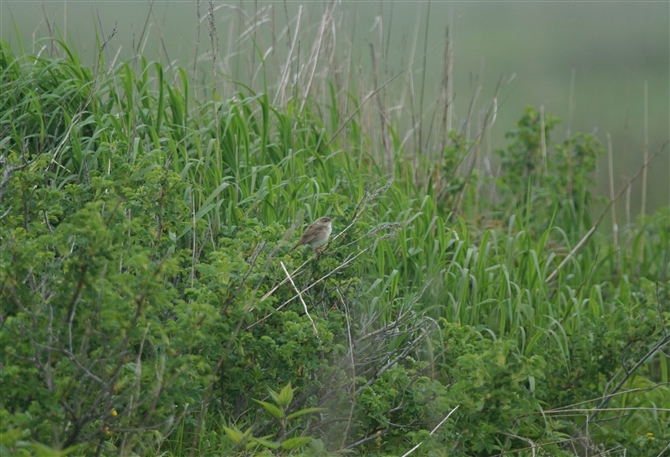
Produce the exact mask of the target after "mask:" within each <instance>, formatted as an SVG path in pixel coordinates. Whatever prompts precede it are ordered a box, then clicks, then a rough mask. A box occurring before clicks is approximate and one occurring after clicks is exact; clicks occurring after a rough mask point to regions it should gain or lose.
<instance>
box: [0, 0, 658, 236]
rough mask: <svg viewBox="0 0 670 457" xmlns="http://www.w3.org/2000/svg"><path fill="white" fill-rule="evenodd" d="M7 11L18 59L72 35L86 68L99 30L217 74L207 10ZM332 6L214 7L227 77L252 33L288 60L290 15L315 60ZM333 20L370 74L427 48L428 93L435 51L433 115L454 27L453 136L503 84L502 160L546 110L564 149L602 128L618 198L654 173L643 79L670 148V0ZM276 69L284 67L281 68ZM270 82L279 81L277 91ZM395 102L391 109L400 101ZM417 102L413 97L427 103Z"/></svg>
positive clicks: (155, 55)
mask: <svg viewBox="0 0 670 457" xmlns="http://www.w3.org/2000/svg"><path fill="white" fill-rule="evenodd" d="M0 4H1V6H0V15H1V17H0V26H1V27H2V30H1V36H2V38H3V39H5V40H7V41H9V42H10V43H11V45H12V47H13V48H14V49H15V50H16V49H18V47H19V40H18V38H17V31H18V33H19V34H20V38H21V41H22V43H23V46H24V47H25V48H26V49H30V50H33V51H34V52H48V45H47V44H48V42H47V41H44V40H41V39H43V38H45V37H49V36H50V30H52V31H54V32H53V33H54V35H56V36H58V34H59V33H62V34H63V35H65V36H66V38H67V40H68V42H69V43H72V44H74V45H75V46H76V48H77V50H78V51H79V52H80V53H81V55H82V56H83V57H84V58H85V59H90V62H95V59H96V56H97V44H96V33H98V34H99V36H105V37H106V36H109V35H111V34H112V31H113V30H116V34H115V35H114V37H113V38H112V40H111V41H110V42H109V43H108V48H107V51H106V52H107V54H106V56H107V57H106V59H107V61H108V62H109V61H111V60H113V59H114V57H115V56H116V55H117V52H118V58H119V59H124V60H127V59H132V58H133V57H134V56H135V55H137V54H138V53H141V54H143V55H144V56H145V57H146V58H147V59H149V60H161V61H162V62H163V63H173V64H177V65H180V66H184V67H186V68H193V65H194V61H195V59H196V56H197V58H198V65H201V66H202V67H207V66H210V68H211V54H210V53H211V48H212V41H211V40H210V36H209V32H208V29H207V27H206V22H207V18H206V13H207V9H208V7H209V6H208V3H206V2H197V1H195V0H192V1H170V0H155V1H154V2H148V1H136V0H133V1H121V0H118V1H114V0H106V1H73V0H70V1H62V0H61V1H29V0H2V1H1V2H0ZM329 5H330V6H332V4H331V3H324V2H320V1H319V2H316V1H313V2H304V1H303V2H295V1H291V2H284V1H273V2H267V1H266V2H263V1H236V2H213V3H212V6H213V8H214V18H215V27H216V37H215V43H214V45H215V47H216V49H217V59H218V62H219V64H220V65H221V70H222V71H223V72H224V73H225V72H232V73H235V74H233V75H231V76H234V77H237V78H240V80H242V81H243V82H245V83H249V81H248V80H249V79H250V78H249V77H247V76H246V75H248V74H249V71H247V70H245V68H246V69H248V68H253V63H254V61H255V63H256V64H258V59H257V57H256V56H255V55H254V53H253V52H251V51H249V50H250V49H252V48H251V47H249V46H248V43H247V44H246V45H245V46H246V47H244V49H242V43H244V42H245V41H244V40H245V38H244V37H242V32H243V31H244V30H253V32H252V33H250V34H248V35H247V36H246V38H249V37H250V36H251V35H253V38H254V39H255V40H256V43H257V45H258V48H259V49H262V50H266V49H269V48H270V47H271V46H273V44H274V46H275V47H274V49H275V50H276V51H277V52H278V53H281V54H282V55H284V56H285V55H286V53H287V48H288V45H287V40H286V37H285V36H282V33H281V32H282V30H283V29H284V27H285V25H286V23H287V18H288V20H289V22H290V24H291V27H292V29H291V31H292V33H295V30H296V17H297V15H298V12H299V11H300V14H301V28H300V30H299V32H300V34H299V37H298V38H299V40H300V46H301V47H302V49H301V54H302V55H305V56H307V54H308V51H309V49H310V46H311V45H312V43H313V40H314V38H315V37H316V36H317V34H318V31H319V30H318V29H319V25H320V18H321V15H322V14H323V12H324V10H325V9H326V8H327V7H328V6H329ZM335 10H336V14H337V17H338V19H337V21H336V23H337V24H338V27H336V28H335V29H334V30H332V31H331V32H332V33H333V34H334V35H335V36H336V42H337V46H338V47H341V49H340V50H339V52H340V54H341V55H343V56H351V58H352V59H353V60H352V62H354V64H355V66H356V68H359V69H361V70H360V73H361V74H365V73H366V72H367V73H371V72H370V71H369V70H370V69H371V57H370V56H371V53H370V47H369V44H368V43H371V44H373V45H375V46H376V49H377V50H379V49H382V48H383V47H385V49H384V51H385V52H386V55H387V58H386V61H385V63H384V69H383V70H380V73H381V77H380V80H381V81H380V82H383V81H384V80H386V79H388V77H390V76H392V75H394V74H396V73H397V72H399V71H401V70H402V69H403V67H404V66H406V65H407V64H408V61H409V56H410V55H411V51H412V44H413V43H416V49H415V54H414V58H415V60H418V62H417V63H416V64H415V65H414V66H413V72H412V75H413V77H412V81H411V83H412V84H413V88H414V93H415V94H416V95H417V96H418V95H419V94H420V93H421V86H422V84H423V81H424V75H423V71H424V70H423V68H424V67H423V60H422V59H420V57H421V56H422V55H423V51H424V49H428V50H429V52H428V54H427V56H426V66H425V92H424V103H425V104H426V111H427V108H428V107H429V106H430V104H431V103H434V101H435V100H436V98H437V91H438V88H439V84H440V79H441V75H442V68H443V61H444V59H443V56H444V45H443V44H442V43H443V42H444V40H445V35H446V29H447V27H449V28H450V31H451V36H452V43H453V44H454V52H455V60H454V69H453V84H454V85H453V89H454V94H455V104H454V108H455V116H456V118H455V123H454V126H455V127H457V126H458V120H459V118H460V119H462V118H463V117H464V116H466V115H467V111H468V106H469V104H470V100H471V97H472V96H473V94H474V92H475V91H476V88H477V81H478V78H479V77H481V79H479V81H481V87H482V89H481V95H480V99H481V100H482V101H485V100H490V99H491V97H492V95H493V93H494V90H495V87H496V84H497V82H498V80H499V79H500V78H501V77H502V78H503V80H504V81H505V82H506V83H505V84H504V85H503V86H502V88H501V91H500V93H499V96H498V115H497V118H496V121H495V124H494V126H493V128H492V131H491V145H490V148H491V149H492V150H495V149H496V148H499V147H502V146H503V145H504V144H505V139H504V132H506V131H508V130H510V129H511V128H513V127H514V122H515V120H516V119H517V118H519V117H520V116H521V114H522V112H523V107H524V106H526V105H534V106H537V107H539V106H541V105H544V106H545V110H546V112H547V113H548V114H552V115H554V116H557V117H559V118H560V119H561V120H562V121H563V122H562V123H561V124H560V125H559V127H558V129H557V130H556V131H555V132H554V134H553V137H552V139H551V140H552V142H558V141H562V140H563V139H564V138H565V135H566V132H567V130H568V129H570V130H571V131H572V132H573V133H574V132H578V131H581V132H594V131H595V132H596V133H597V136H598V137H599V138H600V140H601V141H602V142H603V143H605V144H606V139H605V135H606V133H607V132H609V133H610V134H611V136H612V145H613V152H614V162H615V166H614V171H615V180H616V183H615V187H616V190H618V188H619V186H621V185H622V183H623V182H625V181H626V180H627V178H629V177H630V176H632V175H633V174H634V173H635V172H636V171H637V169H638V168H639V166H640V164H641V163H642V154H643V148H644V85H645V81H646V83H647V84H648V119H649V124H648V130H649V153H650V154H651V153H653V152H654V151H656V150H657V149H658V148H659V146H660V145H661V144H662V143H663V142H664V141H665V140H666V139H668V137H669V134H670V115H669V112H670V33H669V30H670V3H669V2H646V1H630V2H608V1H591V2H581V1H580V2H572V1H556V2H545V1H542V2H540V1H537V2H533V1H527V2H526V1H515V2H508V1H487V2H478V1H462V2H444V1H441V2H437V1H434V2H419V1H411V2H399V1H395V2H392V1H383V2H382V1H349V2H341V3H339V4H337V5H336V8H335ZM199 24H200V27H198V25H199ZM254 27H255V28H254ZM380 37H383V43H384V44H383V46H380ZM426 39H427V43H426ZM40 40H41V41H40ZM247 41H249V40H247ZM35 43H36V44H35ZM270 55H271V54H268V56H270ZM272 55H274V54H272ZM268 59H270V57H268ZM276 61H277V62H279V63H281V62H282V59H281V58H276ZM245 71H246V73H245ZM357 71H358V70H357ZM573 75H574V77H573ZM370 80H371V79H370V78H368V79H366V80H365V88H364V89H365V92H367V91H369V90H370V89H371V87H372V86H371V84H370ZM573 80H574V92H573V95H572V110H571V109H570V106H571V96H570V94H571V86H572V81H573ZM272 81H273V79H272V78H271V77H270V78H269V82H268V83H269V84H271V83H272ZM394 84H395V85H394V86H393V89H392V88H391V86H389V90H390V91H393V90H395V91H396V92H398V93H399V92H400V91H401V90H402V86H403V85H406V84H408V83H407V81H405V80H402V78H399V79H398V80H397V83H396V82H394ZM262 87H263V86H262V81H261V78H257V79H255V84H254V89H256V90H261V89H262ZM361 90H363V88H361ZM388 98H389V100H390V101H391V100H393V97H392V96H391V95H389V96H388ZM390 101H389V104H392V103H391V102H390ZM418 103H419V100H415V106H416V105H417V104H418ZM668 157H669V153H668V152H667V150H666V151H665V152H664V153H663V154H662V156H661V157H659V158H658V159H657V160H656V161H655V162H654V163H653V166H652V167H651V168H650V169H649V184H648V190H647V199H648V200H647V213H651V212H652V211H654V210H655V209H656V208H658V207H660V206H664V205H669V204H670V160H669V159H668ZM598 180H599V183H600V188H599V189H598V194H599V195H602V196H606V195H607V194H608V190H607V189H608V178H607V158H606V157H602V158H601V161H600V167H599V170H598ZM640 195H641V181H640V180H638V181H637V182H636V183H635V185H634V187H633V189H632V192H631V195H630V206H631V209H632V213H633V214H632V216H635V215H636V214H637V211H638V210H639V206H640ZM621 205H623V202H622V203H621ZM619 214H621V213H619ZM625 222H626V221H625V220H621V221H620V223H625Z"/></svg>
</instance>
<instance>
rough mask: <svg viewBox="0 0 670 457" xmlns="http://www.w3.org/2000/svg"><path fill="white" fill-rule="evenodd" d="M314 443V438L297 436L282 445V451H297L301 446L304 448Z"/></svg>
mask: <svg viewBox="0 0 670 457" xmlns="http://www.w3.org/2000/svg"><path fill="white" fill-rule="evenodd" d="M310 441H312V438H311V437H309V436H296V437H295V438H289V439H287V440H285V441H283V442H282V443H281V447H282V449H285V450H287V451H291V450H293V449H297V448H299V447H300V446H304V445H306V444H308V443H309V442H310Z"/></svg>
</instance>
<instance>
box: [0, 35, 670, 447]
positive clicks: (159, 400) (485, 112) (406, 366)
mask: <svg viewBox="0 0 670 457" xmlns="http://www.w3.org/2000/svg"><path fill="white" fill-rule="evenodd" d="M50 46H52V47H51V52H49V53H47V52H45V53H43V55H41V56H37V55H33V54H30V53H28V52H23V53H19V54H16V53H13V52H12V51H11V50H10V47H9V45H8V44H7V43H6V42H2V43H1V44H0V72H1V80H0V82H1V87H0V170H1V171H0V305H1V308H0V344H1V345H2V356H1V365H0V385H1V386H2V395H1V398H0V427H1V430H0V432H1V434H0V454H1V455H62V454H65V453H69V455H116V454H120V455H142V456H144V455H146V456H156V455H173V456H186V455H189V456H193V455H306V456H307V455H309V456H312V455H314V456H316V455H322V456H326V455H340V454H342V455H343V454H346V453H347V452H351V453H354V454H355V455H398V456H399V455H404V454H405V455H406V453H410V452H411V453H412V454H413V455H415V456H419V455H430V456H438V455H450V456H494V455H519V456H530V455H557V456H558V455H565V456H570V455H638V456H642V455H645V456H656V455H661V453H662V452H663V450H664V449H666V450H667V445H668V442H670V426H669V425H670V409H669V408H668V405H670V386H669V384H668V372H669V370H668V360H669V357H668V346H669V343H670V334H669V333H668V327H670V272H669V264H670V211H668V208H663V209H661V210H659V211H658V212H657V213H656V214H654V215H652V216H648V217H646V218H640V219H639V220H638V221H636V222H634V223H630V224H629V225H625V226H622V227H621V228H620V229H619V230H618V231H615V233H614V234H607V231H602V230H596V229H597V228H598V227H599V225H601V222H602V221H603V218H602V217H599V216H598V214H600V213H599V211H600V210H601V209H602V207H603V205H602V204H600V205H599V203H602V202H599V201H598V200H597V199H596V198H595V197H594V196H593V195H592V194H591V191H590V189H591V186H592V184H593V176H594V170H595V167H596V161H597V158H598V156H599V155H601V154H603V153H604V148H603V146H602V144H601V143H600V142H599V141H598V140H597V139H596V138H594V137H593V136H591V135H582V134H576V135H574V136H572V137H570V138H568V139H567V140H565V141H562V142H555V141H553V140H552V137H551V134H552V129H553V127H554V126H555V125H556V124H557V123H558V120H557V119H555V118H553V117H551V116H550V115H546V114H545V113H544V112H543V110H538V109H534V108H528V109H526V111H525V112H524V113H521V117H520V119H519V121H518V123H517V124H516V126H515V127H514V129H513V130H511V131H510V132H509V133H508V134H507V141H508V143H507V146H506V147H505V148H503V149H501V150H499V151H497V153H498V162H499V170H496V172H494V173H491V172H486V166H485V165H486V164H488V163H489V162H488V160H489V157H488V156H487V155H486V154H485V151H484V150H483V148H482V145H483V144H484V139H485V136H486V135H485V132H486V131H487V130H486V126H487V123H489V124H490V123H491V122H492V121H493V116H494V115H495V112H494V109H493V104H491V105H486V106H483V105H482V111H481V113H482V114H481V116H480V122H479V127H478V128H477V129H475V128H474V127H472V130H477V132H478V133H476V134H472V133H470V134H468V132H469V131H470V126H469V125H468V123H470V124H472V119H471V118H470V117H471V116H470V117H467V118H465V119H464V121H463V123H461V125H460V126H459V127H458V128H450V127H451V125H450V124H451V121H449V122H447V120H448V118H449V117H450V116H451V115H452V114H451V113H447V106H448V105H449V100H448V98H446V99H445V103H443V104H442V105H440V104H439V103H437V104H436V106H438V107H440V106H443V107H444V110H442V108H439V109H436V111H435V115H434V116H433V121H431V122H433V123H432V124H429V122H428V121H427V120H425V119H424V120H422V121H419V123H421V126H422V127H421V128H418V125H419V123H417V122H414V120H413V121H412V125H414V127H413V128H408V127H406V126H405V124H404V123H403V122H404V121H405V119H404V117H395V116H391V115H389V110H388V108H387V107H386V106H385V105H384V104H383V101H384V99H382V98H381V97H379V98H378V95H379V94H381V93H382V89H383V87H382V86H381V84H382V82H381V81H380V82H378V83H377V82H375V86H374V87H373V89H371V91H370V92H368V95H367V96H359V95H356V94H360V93H363V91H364V88H363V87H359V88H357V89H355V90H352V88H351V86H349V85H348V84H349V82H347V85H344V83H342V81H341V80H340V79H338V78H336V77H333V78H331V79H328V78H329V76H328V75H326V76H323V80H321V81H320V82H319V84H321V86H320V87H321V91H320V92H319V94H321V95H319V96H313V95H311V92H310V90H309V87H308V89H307V91H305V92H304V93H303V92H301V90H302V87H305V85H307V83H309V84H312V79H311V78H314V73H313V72H312V74H311V78H310V72H309V65H308V66H307V71H305V72H304V73H299V74H296V75H288V76H287V75H285V74H284V75H282V77H281V80H280V82H279V83H278V86H277V87H275V88H274V89H272V90H267V91H255V90H252V89H251V88H249V87H246V86H245V85H243V84H240V83H235V82H228V84H229V85H228V86H226V87H228V88H229V89H230V88H234V89H235V90H234V91H233V90H221V89H217V86H216V83H215V82H213V81H212V82H210V83H206V84H204V86H199V87H194V86H193V85H194V75H193V74H191V73H190V71H189V70H186V69H183V68H179V67H175V68H172V69H170V70H168V69H166V68H164V67H163V66H162V65H161V64H159V63H156V62H148V61H146V60H145V59H142V58H138V59H137V60H136V61H135V62H134V63H115V64H114V65H111V64H110V65H109V69H106V68H105V66H104V65H103V64H104V62H101V63H100V64H99V65H96V66H87V65H84V64H82V63H81V61H80V59H79V56H78V55H77V53H76V51H75V50H73V49H72V48H70V47H68V46H67V45H66V44H65V43H62V42H59V43H54V42H52V43H51V44H50ZM101 56H103V54H102V53H101ZM259 59H260V58H259ZM315 65H316V63H315ZM103 68H105V69H103ZM287 72H288V70H287ZM284 76H286V77H284ZM445 76H448V73H445ZM319 77H321V76H319ZM301 78H302V79H301ZM208 84H211V85H209V86H208ZM315 85H316V83H315ZM445 87H447V86H446V85H445ZM272 91H274V92H273V93H274V94H278V96H276V97H275V96H272V94H271V92H272ZM323 94H328V96H327V97H324V96H323ZM408 111H411V110H410V109H408ZM471 111H472V110H471ZM413 114H414V113H413V112H412V116H413ZM425 117H426V118H428V117H429V116H428V115H426V116H425ZM429 127H434V128H430V129H429ZM422 129H423V130H422ZM431 132H432V133H431ZM659 151H662V149H659ZM652 158H653V157H652ZM634 174H635V173H631V176H632V175H634ZM612 197H613V198H615V197H616V196H615V195H612ZM598 205H599V206H598ZM605 214H607V216H606V217H607V219H605V220H606V221H608V220H609V213H603V215H605ZM323 215H329V216H331V217H333V218H334V230H333V236H332V237H331V241H330V242H329V244H328V245H327V246H326V248H325V249H324V251H323V252H322V253H321V254H318V255H316V254H315V253H314V252H313V251H312V250H310V249H309V248H307V247H305V248H304V249H303V248H299V249H296V250H295V251H293V252H291V253H290V254H289V253H288V251H289V249H290V248H291V246H292V245H293V244H294V243H295V241H296V240H297V238H298V237H299V235H300V232H301V230H302V229H303V228H304V227H305V224H306V223H308V222H311V221H313V220H315V219H316V218H318V217H320V216H323ZM594 215H595V217H594ZM289 277H290V280H287V278H289ZM285 280H286V281H285ZM417 446H418V447H417Z"/></svg>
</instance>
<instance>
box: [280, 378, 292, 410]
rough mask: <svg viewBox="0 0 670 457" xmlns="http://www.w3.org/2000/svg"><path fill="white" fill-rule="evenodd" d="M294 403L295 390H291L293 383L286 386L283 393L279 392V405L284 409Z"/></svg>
mask: <svg viewBox="0 0 670 457" xmlns="http://www.w3.org/2000/svg"><path fill="white" fill-rule="evenodd" d="M292 401H293V388H291V383H290V382H289V383H288V384H286V387H284V388H283V389H282V390H281V392H279V401H278V404H279V406H281V407H282V408H288V405H290V404H291V402H292Z"/></svg>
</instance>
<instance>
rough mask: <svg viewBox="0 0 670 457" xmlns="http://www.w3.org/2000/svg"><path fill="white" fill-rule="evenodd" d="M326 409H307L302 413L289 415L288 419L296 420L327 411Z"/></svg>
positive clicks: (302, 410)
mask: <svg viewBox="0 0 670 457" xmlns="http://www.w3.org/2000/svg"><path fill="white" fill-rule="evenodd" d="M325 410H326V408H305V409H301V410H300V411H296V412H294V413H291V414H289V415H288V416H286V418H287V419H289V420H290V419H295V418H296V417H300V416H304V415H305V414H311V413H318V412H320V411H325Z"/></svg>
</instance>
